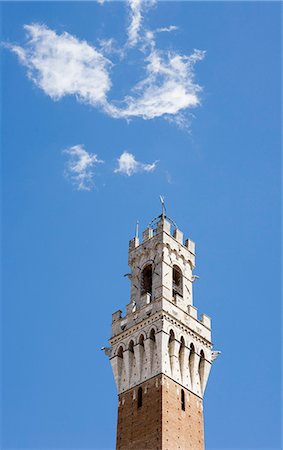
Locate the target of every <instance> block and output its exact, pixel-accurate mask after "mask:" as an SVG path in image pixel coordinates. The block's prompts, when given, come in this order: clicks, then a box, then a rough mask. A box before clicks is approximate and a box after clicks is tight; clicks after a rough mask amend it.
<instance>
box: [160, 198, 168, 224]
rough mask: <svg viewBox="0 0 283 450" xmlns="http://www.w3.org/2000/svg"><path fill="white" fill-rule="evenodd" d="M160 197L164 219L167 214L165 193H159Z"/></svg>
mask: <svg viewBox="0 0 283 450" xmlns="http://www.w3.org/2000/svg"><path fill="white" fill-rule="evenodd" d="M159 198H160V202H161V205H162V219H164V217H165V214H166V208H165V202H164V196H163V195H159Z"/></svg>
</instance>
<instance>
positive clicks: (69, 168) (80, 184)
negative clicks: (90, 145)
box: [63, 145, 104, 191]
mask: <svg viewBox="0 0 283 450" xmlns="http://www.w3.org/2000/svg"><path fill="white" fill-rule="evenodd" d="M63 153H65V154H66V155H67V156H68V161H67V162H66V166H65V172H64V173H65V176H66V178H67V179H69V180H70V181H71V182H72V184H73V185H74V187H75V188H76V189H77V190H78V191H90V190H91V189H92V188H93V186H94V167H95V166H96V165H97V164H101V163H103V162H104V161H102V160H100V159H98V157H97V155H96V154H94V153H89V152H87V150H85V148H84V146H83V145H74V146H73V147H69V148H66V149H65V150H63Z"/></svg>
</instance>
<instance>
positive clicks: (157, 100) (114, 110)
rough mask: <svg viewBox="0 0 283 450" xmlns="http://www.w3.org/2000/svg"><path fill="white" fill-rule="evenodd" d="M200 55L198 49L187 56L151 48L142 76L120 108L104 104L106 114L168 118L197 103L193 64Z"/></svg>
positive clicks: (197, 87) (198, 91) (125, 116)
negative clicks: (143, 76)
mask: <svg viewBox="0 0 283 450" xmlns="http://www.w3.org/2000/svg"><path fill="white" fill-rule="evenodd" d="M203 57H204V52H201V51H199V50H195V51H194V52H193V53H192V55H190V56H182V55H179V54H177V53H170V52H168V53H164V52H160V51H158V50H153V51H152V52H151V53H150V55H149V56H148V58H147V63H148V64H147V67H146V72H147V75H146V77H145V78H144V79H143V80H142V81H140V82H139V83H138V84H137V85H136V86H135V87H134V89H133V90H132V92H133V95H129V96H127V97H126V98H125V99H124V105H123V107H120V108H119V107H116V106H114V105H113V104H108V105H107V110H108V113H109V114H110V115H112V116H113V117H117V118H131V117H142V118H143V119H153V118H155V117H161V116H165V118H168V116H171V117H172V116H174V115H178V114H180V112H181V111H183V110H185V109H187V108H194V107H196V106H198V105H199V104H200V98H199V93H200V91H201V87H200V86H199V85H198V84H196V83H195V82H194V64H195V63H196V62H197V61H199V60H201V59H203ZM179 118H180V115H179ZM179 122H180V120H179Z"/></svg>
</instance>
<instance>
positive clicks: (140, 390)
mask: <svg viewBox="0 0 283 450" xmlns="http://www.w3.org/2000/svg"><path fill="white" fill-rule="evenodd" d="M141 407H142V388H141V387H139V388H138V408H141Z"/></svg>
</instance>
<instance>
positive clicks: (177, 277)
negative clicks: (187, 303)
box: [172, 265, 183, 297]
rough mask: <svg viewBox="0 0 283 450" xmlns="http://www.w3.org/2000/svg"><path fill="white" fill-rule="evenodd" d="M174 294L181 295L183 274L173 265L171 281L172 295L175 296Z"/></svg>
mask: <svg viewBox="0 0 283 450" xmlns="http://www.w3.org/2000/svg"><path fill="white" fill-rule="evenodd" d="M176 294H178V295H180V297H183V275H182V272H181V269H180V268H179V267H178V266H176V265H174V266H173V283H172V295H173V297H176Z"/></svg>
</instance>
